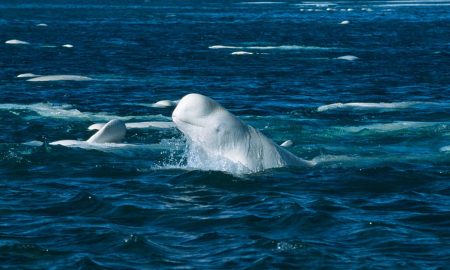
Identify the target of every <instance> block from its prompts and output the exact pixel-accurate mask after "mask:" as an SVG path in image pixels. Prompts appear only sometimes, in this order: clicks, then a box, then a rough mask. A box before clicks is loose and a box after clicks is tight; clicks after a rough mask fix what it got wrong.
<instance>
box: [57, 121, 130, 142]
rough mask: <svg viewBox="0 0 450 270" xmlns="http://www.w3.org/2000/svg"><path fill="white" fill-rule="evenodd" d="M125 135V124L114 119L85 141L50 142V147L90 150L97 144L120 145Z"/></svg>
mask: <svg viewBox="0 0 450 270" xmlns="http://www.w3.org/2000/svg"><path fill="white" fill-rule="evenodd" d="M126 133H127V128H126V126H125V123H124V122H122V121H121V120H117V119H114V120H111V121H109V122H108V123H106V124H105V125H104V126H102V128H100V130H99V131H97V132H96V133H95V134H94V135H92V136H91V137H90V138H89V139H88V140H86V141H78V140H60V141H55V142H51V143H50V145H61V146H69V147H70V146H72V147H81V148H91V147H90V146H91V145H98V144H106V143H107V144H120V143H121V142H122V141H123V139H124V138H125V135H126Z"/></svg>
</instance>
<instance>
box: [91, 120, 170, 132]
mask: <svg viewBox="0 0 450 270" xmlns="http://www.w3.org/2000/svg"><path fill="white" fill-rule="evenodd" d="M104 126H105V123H95V124H92V125H90V126H89V127H88V130H100V129H101V128H102V127H104ZM125 127H126V128H127V129H140V128H154V129H166V128H174V127H175V124H174V123H173V122H163V121H148V122H131V123H125Z"/></svg>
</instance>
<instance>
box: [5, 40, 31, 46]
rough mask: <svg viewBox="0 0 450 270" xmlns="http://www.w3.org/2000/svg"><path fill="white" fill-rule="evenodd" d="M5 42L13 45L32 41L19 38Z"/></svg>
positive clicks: (26, 43)
mask: <svg viewBox="0 0 450 270" xmlns="http://www.w3.org/2000/svg"><path fill="white" fill-rule="evenodd" d="M5 44H11V45H28V44H30V43H28V42H26V41H22V40H18V39H10V40H7V41H5Z"/></svg>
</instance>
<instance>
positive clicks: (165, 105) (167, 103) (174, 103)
mask: <svg viewBox="0 0 450 270" xmlns="http://www.w3.org/2000/svg"><path fill="white" fill-rule="evenodd" d="M177 104H178V100H168V99H164V100H160V101H157V102H155V103H153V104H151V105H150V107H153V108H169V107H175V106H177Z"/></svg>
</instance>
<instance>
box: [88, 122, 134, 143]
mask: <svg viewBox="0 0 450 270" xmlns="http://www.w3.org/2000/svg"><path fill="white" fill-rule="evenodd" d="M126 132H127V128H126V127H125V123H124V122H122V121H120V120H117V119H114V120H111V121H109V122H108V123H106V124H105V125H104V126H103V127H102V128H101V129H100V130H99V131H97V132H96V133H95V134H94V135H92V136H91V137H90V138H89V139H88V140H87V142H89V143H118V142H121V141H122V140H123V139H124V138H125V134H126Z"/></svg>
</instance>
